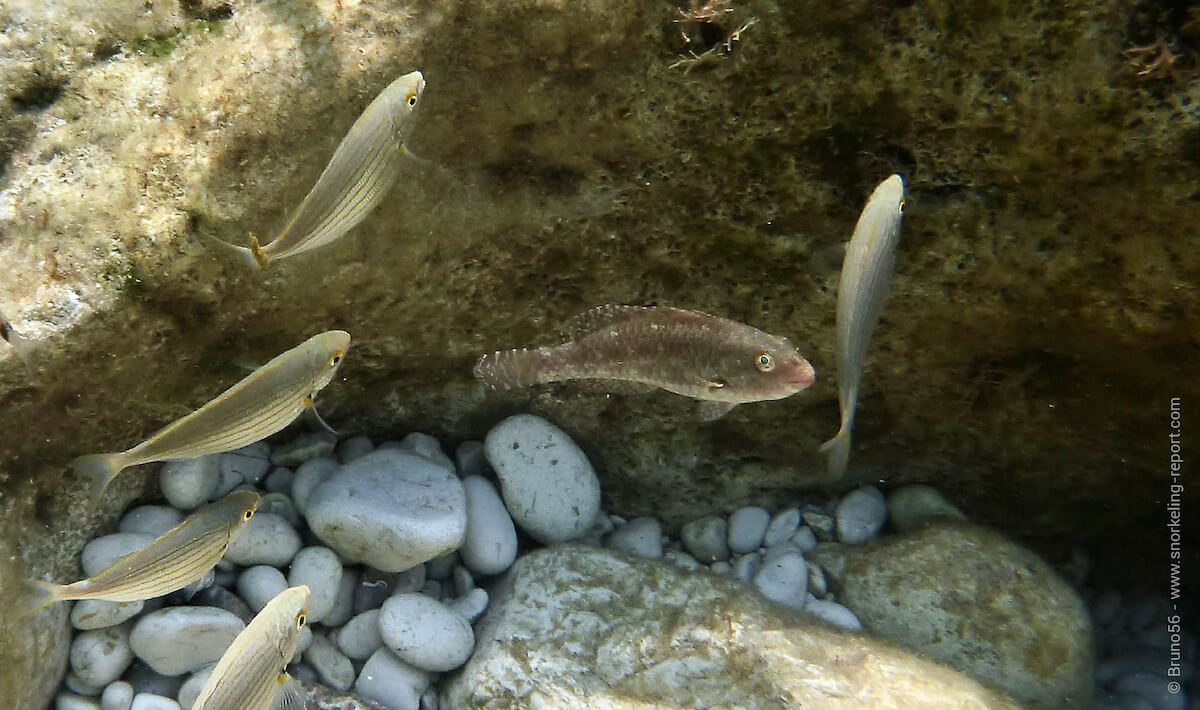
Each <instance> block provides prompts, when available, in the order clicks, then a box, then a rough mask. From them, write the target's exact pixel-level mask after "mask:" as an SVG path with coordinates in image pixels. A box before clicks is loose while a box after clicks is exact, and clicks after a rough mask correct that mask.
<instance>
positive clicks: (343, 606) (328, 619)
mask: <svg viewBox="0 0 1200 710" xmlns="http://www.w3.org/2000/svg"><path fill="white" fill-rule="evenodd" d="M358 574H359V572H358V568H349V569H347V568H343V569H342V577H341V579H339V580H338V592H337V597H335V598H334V600H333V608H332V609H330V610H329V613H328V614H326V615H325V621H324V624H325V625H326V626H328V627H329V628H331V629H332V628H336V627H338V626H341V625H342V624H345V623H346V622H348V621H350V617H351V616H353V615H354V590H355V588H356V587H358ZM380 603H382V601H381V602H380Z"/></svg>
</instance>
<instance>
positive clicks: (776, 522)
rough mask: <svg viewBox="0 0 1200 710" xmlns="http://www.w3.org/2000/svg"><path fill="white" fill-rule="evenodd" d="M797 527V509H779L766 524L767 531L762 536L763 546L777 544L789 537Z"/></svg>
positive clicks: (798, 516) (798, 513) (798, 520)
mask: <svg viewBox="0 0 1200 710" xmlns="http://www.w3.org/2000/svg"><path fill="white" fill-rule="evenodd" d="M798 527H800V511H799V510H796V509H795V508H787V509H785V510H781V511H779V512H778V513H776V514H775V515H774V516H773V517H772V518H771V522H770V523H769V524H768V525H767V532H766V533H765V534H764V536H763V547H771V546H772V545H778V544H779V543H781V542H783V541H784V540H786V539H788V538H789V537H791V536H792V535H793V534H794V533H795V532H796V528H798Z"/></svg>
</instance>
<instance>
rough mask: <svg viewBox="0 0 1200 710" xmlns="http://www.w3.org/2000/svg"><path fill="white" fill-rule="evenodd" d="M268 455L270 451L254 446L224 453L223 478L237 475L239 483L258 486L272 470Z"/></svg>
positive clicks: (222, 458)
mask: <svg viewBox="0 0 1200 710" xmlns="http://www.w3.org/2000/svg"><path fill="white" fill-rule="evenodd" d="M257 454H262V455H261V456H259V455H257ZM268 455H269V449H268V450H267V451H263V450H262V449H261V448H259V447H255V446H253V445H252V446H248V447H246V448H244V449H238V450H237V451H229V452H226V453H223V454H221V477H222V479H224V478H225V477H226V476H227V475H230V476H231V475H235V474H236V476H237V478H238V480H239V481H242V482H243V483H249V484H251V485H256V484H257V483H258V482H259V481H261V480H262V479H263V476H266V475H267V471H268V470H269V469H270V468H271V462H270V461H268V460H267V456H268Z"/></svg>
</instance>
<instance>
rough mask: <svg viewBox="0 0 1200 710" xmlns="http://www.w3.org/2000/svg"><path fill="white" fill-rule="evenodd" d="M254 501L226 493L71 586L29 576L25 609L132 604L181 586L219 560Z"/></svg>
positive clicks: (239, 493) (238, 493)
mask: <svg viewBox="0 0 1200 710" xmlns="http://www.w3.org/2000/svg"><path fill="white" fill-rule="evenodd" d="M259 500H260V499H259V495H258V494H257V493H255V492H254V491H235V492H233V493H230V494H229V495H227V496H225V497H224V498H222V499H221V500H219V501H217V502H215V503H212V504H210V505H207V506H205V507H203V508H201V509H200V510H198V511H196V512H195V513H192V514H191V515H189V516H188V517H187V518H185V519H184V520H183V521H182V522H181V523H179V524H178V525H176V526H175V527H173V528H171V529H170V530H168V531H167V532H165V533H163V534H162V535H159V536H158V537H157V538H155V539H154V540H153V541H151V542H150V544H149V545H146V546H145V547H143V548H141V549H140V550H135V551H133V552H131V553H129V554H128V555H125V556H124V557H122V558H121V559H119V560H117V561H115V562H113V563H112V564H111V565H109V566H108V567H105V568H104V569H103V570H101V571H99V572H97V573H96V574H94V575H92V576H91V577H88V578H87V579H83V580H80V581H78V582H73V583H71V584H54V583H51V582H42V581H40V580H30V584H29V585H28V588H29V594H28V595H27V598H26V599H25V600H24V606H25V609H26V613H33V612H36V611H37V610H39V609H41V608H43V607H46V606H49V605H51V604H54V603H55V602H59V601H64V600H67V599H103V600H105V601H112V602H132V601H139V600H142V599H153V598H155V597H161V596H162V595H164V594H169V593H171V592H173V591H175V590H177V589H182V588H184V587H186V586H188V585H189V584H191V583H192V582H195V581H196V580H198V579H200V578H201V577H203V576H204V575H205V574H206V573H207V572H208V571H209V570H210V569H212V568H213V566H214V565H216V564H217V562H219V561H220V559H221V555H223V554H225V550H226V549H228V547H229V544H230V543H232V542H233V540H234V538H236V537H237V536H238V534H240V533H241V532H242V529H243V528H244V527H246V523H248V522H250V519H251V518H253V517H254V511H255V510H257V509H258V503H259Z"/></svg>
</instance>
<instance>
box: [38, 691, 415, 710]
mask: <svg viewBox="0 0 1200 710" xmlns="http://www.w3.org/2000/svg"><path fill="white" fill-rule="evenodd" d="M414 707H415V706H414ZM99 708H100V704H99V703H97V702H96V699H95V698H88V697H84V696H82V695H76V694H75V693H59V694H58V695H56V696H54V710H99Z"/></svg>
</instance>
